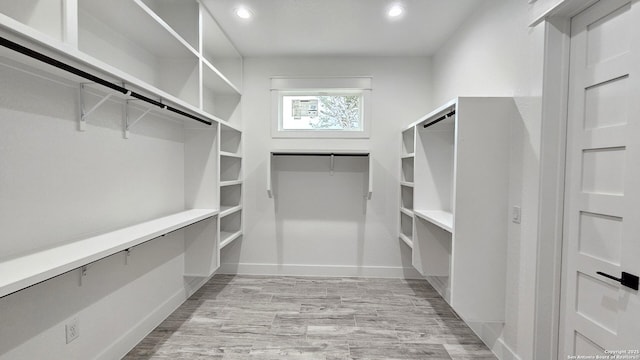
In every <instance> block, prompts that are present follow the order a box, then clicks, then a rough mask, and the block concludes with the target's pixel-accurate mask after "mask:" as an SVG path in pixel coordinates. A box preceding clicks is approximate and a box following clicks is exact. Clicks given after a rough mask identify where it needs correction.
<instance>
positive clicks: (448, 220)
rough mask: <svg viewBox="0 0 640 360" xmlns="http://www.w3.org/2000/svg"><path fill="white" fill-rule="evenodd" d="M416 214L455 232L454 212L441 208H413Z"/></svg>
mask: <svg viewBox="0 0 640 360" xmlns="http://www.w3.org/2000/svg"><path fill="white" fill-rule="evenodd" d="M413 213H414V214H415V216H417V217H419V218H421V219H424V220H426V221H428V222H430V223H432V224H434V225H436V226H438V227H440V228H442V229H444V230H446V231H448V232H453V214H452V213H450V212H447V211H441V210H415V209H414V210H413Z"/></svg>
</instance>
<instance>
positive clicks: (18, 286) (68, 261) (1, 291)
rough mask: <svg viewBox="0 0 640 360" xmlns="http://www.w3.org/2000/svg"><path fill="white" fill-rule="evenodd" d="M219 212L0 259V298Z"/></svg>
mask: <svg viewBox="0 0 640 360" xmlns="http://www.w3.org/2000/svg"><path fill="white" fill-rule="evenodd" d="M216 214H218V211H217V210H213V209H193V210H186V211H183V212H179V213H176V214H173V215H169V216H165V217H162V218H158V219H155V220H150V221H147V222H144V223H141V224H137V225H133V226H129V227H126V228H123V229H120V230H116V231H112V232H109V233H106V234H102V235H98V236H94V237H90V238H87V239H84V240H79V241H74V242H72V243H68V244H64V245H60V246H57V247H54V248H49V249H46V250H42V251H38V252H34V253H30V254H26V255H23V256H19V257H14V258H10V259H5V260H0V297H3V296H6V295H9V294H11V293H14V292H16V291H19V290H22V289H24V288H27V287H29V286H32V285H35V284H37V283H40V282H42V281H45V280H48V279H51V278H53V277H55V276H58V275H61V274H64V273H66V272H68V271H71V270H74V269H78V268H80V267H82V266H84V265H87V264H90V263H92V262H94V261H98V260H100V259H103V258H105V257H107V256H110V255H113V254H116V253H118V252H121V251H124V250H126V249H129V248H131V247H134V246H136V245H140V244H142V243H144V242H146V241H149V240H151V239H154V238H157V237H159V236H161V235H164V234H167V233H169V232H172V231H175V230H177V229H180V228H183V227H185V226H188V225H191V224H193V223H196V222H198V221H201V220H204V219H207V218H210V217H212V216H215V215H216Z"/></svg>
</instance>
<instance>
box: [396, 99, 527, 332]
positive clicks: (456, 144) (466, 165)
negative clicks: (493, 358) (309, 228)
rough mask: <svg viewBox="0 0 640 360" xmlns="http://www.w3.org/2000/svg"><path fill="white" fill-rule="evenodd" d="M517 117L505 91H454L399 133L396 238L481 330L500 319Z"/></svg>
mask: <svg viewBox="0 0 640 360" xmlns="http://www.w3.org/2000/svg"><path fill="white" fill-rule="evenodd" d="M517 117H518V112H517V109H516V107H515V104H514V102H513V99H512V98H467V97H461V98H457V99H454V100H452V101H450V102H448V103H446V104H444V105H443V106H441V107H440V108H438V109H436V110H435V111H433V112H431V113H429V114H427V115H425V116H424V117H422V118H420V119H419V120H418V121H416V122H414V123H413V124H411V125H410V126H409V127H407V128H406V130H404V131H403V133H402V143H403V145H402V146H403V151H402V154H403V155H402V160H401V164H402V165H401V166H402V174H401V180H402V182H401V205H400V212H401V225H400V227H401V232H400V238H401V239H402V240H404V241H405V242H407V240H408V239H409V240H412V254H413V255H412V259H413V266H414V267H415V268H416V269H417V270H418V271H419V272H420V273H421V274H422V275H424V276H425V277H426V278H427V280H429V282H430V283H431V284H432V285H433V286H434V288H436V289H437V290H438V292H439V293H440V294H441V295H442V297H443V298H444V299H445V300H446V301H447V302H449V304H451V306H452V307H453V309H454V310H455V311H456V312H457V313H458V314H459V315H460V317H461V318H462V319H463V320H465V321H466V322H467V323H468V324H469V325H470V326H471V327H472V328H473V329H474V330H475V331H476V332H477V333H478V335H479V336H480V337H481V338H482V336H483V334H484V333H486V332H485V331H483V327H485V326H489V327H492V326H494V325H495V324H502V323H503V322H504V313H505V300H504V299H505V281H506V247H507V225H508V224H507V221H508V209H507V206H508V191H507V189H508V181H509V174H508V172H509V168H508V164H509V131H510V130H509V128H510V124H509V123H510V121H511V120H512V119H515V118H517ZM409 159H411V161H412V162H410V160H409ZM409 214H412V215H413V216H412V217H410V216H409ZM409 221H412V224H413V226H412V228H411V230H410V231H409V225H408V224H409ZM409 235H412V238H409Z"/></svg>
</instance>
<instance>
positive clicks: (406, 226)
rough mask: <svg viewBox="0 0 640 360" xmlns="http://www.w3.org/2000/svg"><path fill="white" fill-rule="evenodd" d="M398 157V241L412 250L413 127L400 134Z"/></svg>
mask: <svg viewBox="0 0 640 360" xmlns="http://www.w3.org/2000/svg"><path fill="white" fill-rule="evenodd" d="M401 135H402V141H401V142H402V152H401V157H400V233H399V238H400V240H402V241H404V243H405V244H407V246H409V247H410V248H413V221H414V220H413V218H414V213H413V186H414V159H415V127H410V128H408V129H406V130H404V131H403V132H402V134H401Z"/></svg>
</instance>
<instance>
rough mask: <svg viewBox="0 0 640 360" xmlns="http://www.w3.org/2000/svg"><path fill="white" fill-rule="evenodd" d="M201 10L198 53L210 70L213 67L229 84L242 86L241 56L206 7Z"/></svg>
mask: <svg viewBox="0 0 640 360" xmlns="http://www.w3.org/2000/svg"><path fill="white" fill-rule="evenodd" d="M201 9H202V11H201V19H202V48H201V50H200V52H201V54H202V58H203V60H204V63H205V64H208V66H210V67H212V68H214V67H215V68H216V69H217V71H218V72H219V73H220V74H221V76H222V77H223V78H224V79H225V81H227V82H229V83H230V84H242V56H241V55H240V53H239V52H238V50H237V49H236V48H235V46H234V45H233V43H232V42H231V41H230V40H229V38H228V37H227V35H226V34H225V32H224V31H223V30H222V29H221V28H220V26H219V25H218V23H217V22H216V21H215V19H214V18H213V16H212V15H211V13H210V12H209V11H208V9H207V8H206V6H202V8H201ZM234 88H235V86H234ZM238 92H240V91H238Z"/></svg>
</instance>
